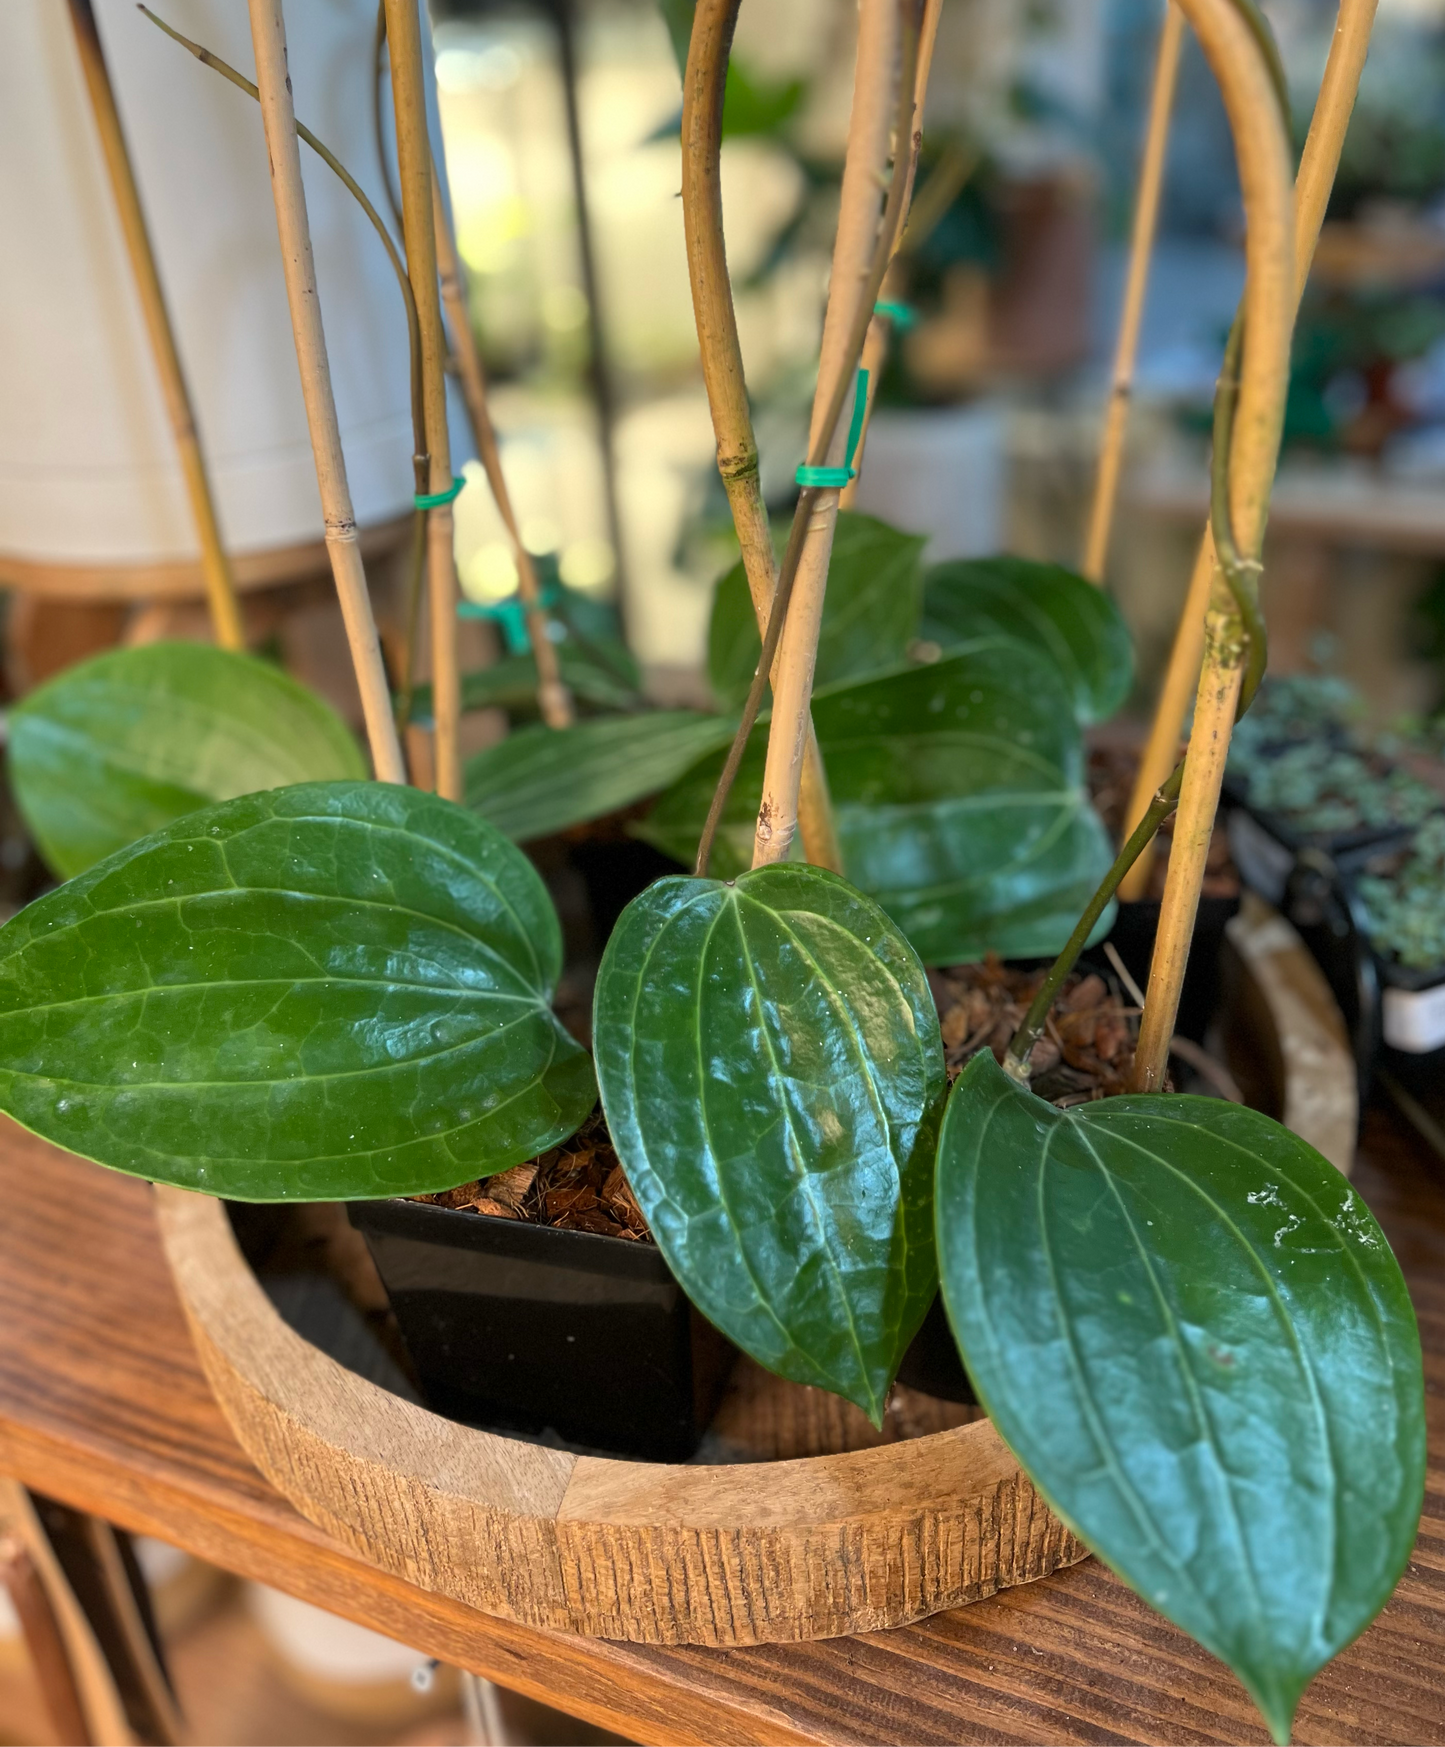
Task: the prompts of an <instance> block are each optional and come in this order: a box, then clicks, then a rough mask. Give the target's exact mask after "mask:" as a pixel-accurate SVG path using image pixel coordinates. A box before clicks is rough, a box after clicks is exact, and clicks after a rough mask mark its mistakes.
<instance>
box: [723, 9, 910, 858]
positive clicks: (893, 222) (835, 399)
mask: <svg viewBox="0 0 1445 1747" xmlns="http://www.w3.org/2000/svg"><path fill="white" fill-rule="evenodd" d="M904 5H905V11H906V12H909V13H911V12H912V5H911V3H910V0H904ZM909 24H910V26H911V24H912V19H911V18H910V19H909ZM904 44H905V53H904V67H903V77H902V78H901V79H899V81H898V113H897V116H896V117H895V124H894V134H895V137H896V138H897V139H899V140H900V141H901V140H904V139H906V138H907V137H908V133H909V131H910V129H911V128H912V126H913V74H912V68H913V64H914V56H915V54H916V51H917V46H918V39H917V33H916V31H914V30H912V29H911V28H910V29H908V30H905V32H904ZM905 190H906V178H905V177H902V176H894V177H893V179H892V180H891V182H890V183H889V186H888V199H887V202H886V203H885V205H884V208H883V222H882V223H881V224H880V226H879V227H878V241H877V243H876V245H875V248H874V253H873V261H872V264H871V265H870V267H869V269H868V276H867V278H866V280H865V281H864V288H863V295H862V297H861V298H860V299H859V307H858V312H857V314H856V316H855V317H854V321H853V326H852V328H851V329H850V330H849V333H848V336H847V340H846V342H845V344H844V347H843V352H844V356H845V357H846V358H848V359H850V360H854V361H856V360H857V358H858V357H859V355H860V354H861V353H862V350H863V341H864V338H865V336H866V335H867V331H868V320H869V316H870V315H871V313H872V308H873V300H874V299H875V298H876V297H877V295H878V292H879V290H880V288H881V287H882V284H883V279H884V276H885V274H886V273H887V271H888V262H889V260H890V259H891V257H892V252H893V243H894V240H895V238H896V237H897V236H898V233H899V230H900V229H901V227H902V224H903V220H904V218H905V217H906V216H907V215H906V212H905V210H904V201H903V196H904V193H905ZM854 398H855V395H854V382H853V372H852V371H851V370H845V371H843V372H841V373H840V375H839V378H838V380H837V382H836V383H835V384H834V385H833V390H832V392H831V393H830V394H829V396H828V399H827V401H826V402H825V403H824V407H823V415H822V418H821V420H820V421H819V423H818V428H817V434H816V436H815V437H814V438H813V440H812V441H811V442H810V444H809V451H808V465H809V467H810V469H813V470H816V469H818V468H819V467H820V466H821V465H822V463H823V462H824V461H825V459H826V458H827V453H828V450H829V449H830V448H831V446H832V442H833V435H834V433H835V432H836V431H837V429H838V421H839V419H840V418H841V417H842V416H843V405H844V402H845V401H847V400H851V399H854ZM826 489H829V488H828V487H825V486H822V485H819V484H817V483H812V484H807V485H804V486H803V488H802V490H801V491H800V492H799V493H798V503H797V507H796V508H795V509H794V511H793V525H792V527H791V528H790V529H789V530H788V544H787V547H786V548H785V550H784V552H783V562H782V565H781V567H780V569H779V572H778V592H777V594H776V596H775V597H774V600H773V607H772V611H771V612H770V613H769V614H768V628H767V630H766V631H765V632H764V633H763V647H762V652H761V653H760V655H759V657H758V664H757V667H756V669H755V670H754V672H753V678H752V684H751V685H750V686H749V687H748V695H747V697H746V699H745V700H744V702H743V708H742V715H741V718H740V720H739V722H738V726H737V732H736V733H735V734H734V735H733V743H732V745H731V746H730V747H729V749H728V755H727V759H726V761H725V763H724V764H723V768H722V774H721V775H720V776H719V778H718V782H717V787H716V789H715V790H714V793H713V798H712V804H711V806H710V807H709V808H708V814H707V819H706V822H705V823H704V825H703V829H702V836H701V838H700V840H699V842H698V849H697V862H696V871H697V873H698V874H704V873H706V872H707V866H708V858H709V856H710V855H711V853H712V845H713V841H714V839H715V837H716V835H717V829H718V826H719V824H720V823H721V820H722V816H723V811H724V809H725V808H726V806H727V798H728V794H729V792H730V791H731V789H732V785H733V782H734V781H735V779H736V777H737V774H738V770H739V767H740V766H741V764H742V758H743V753H744V752H745V751H746V749H747V744H748V736H749V735H750V734H751V733H752V729H753V724H754V723H755V722H756V721H757V719H758V711H759V709H760V708H761V705H762V700H763V692H764V691H765V690H766V689H767V685H768V676H769V674H770V673H771V672H772V664H773V658H774V656H775V655H776V654H777V650H778V643H779V639H780V638H781V636H782V634H783V630H784V627H785V625H786V623H787V618H788V603H789V601H790V600H791V599H792V593H793V584H794V582H795V581H796V579H797V575H798V561H799V559H800V558H801V557H802V554H803V548H804V546H805V545H806V544H807V537H808V524H809V523H810V522H811V520H812V517H813V506H814V505H815V504H816V503H817V501H818V498H819V496H820V495H821V493H822V492H823V491H824V490H826ZM774 727H775V728H776V717H775V718H774Z"/></svg>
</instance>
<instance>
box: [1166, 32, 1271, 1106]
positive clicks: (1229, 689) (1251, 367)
mask: <svg viewBox="0 0 1445 1747" xmlns="http://www.w3.org/2000/svg"><path fill="white" fill-rule="evenodd" d="M1180 4H1181V5H1182V6H1183V8H1184V10H1185V12H1186V13H1187V14H1188V16H1189V20H1190V23H1191V24H1192V25H1193V26H1194V30H1195V34H1196V35H1197V36H1198V38H1199V40H1200V44H1201V46H1202V47H1203V49H1204V52H1205V54H1206V56H1207V57H1208V59H1209V62H1210V65H1211V66H1212V68H1213V69H1214V74H1215V77H1216V79H1217V80H1218V81H1219V85H1220V90H1221V92H1222V94H1223V97H1224V103H1225V108H1226V110H1227V112H1228V115H1229V120H1230V126H1231V129H1232V131H1233V134H1234V139H1235V151H1236V155H1237V157H1238V161H1239V176H1240V184H1241V187H1242V190H1243V193H1244V206H1245V213H1246V222H1247V226H1248V231H1247V237H1246V258H1247V263H1248V271H1247V277H1246V281H1245V292H1244V310H1243V316H1244V336H1245V341H1244V348H1243V352H1244V355H1243V360H1242V366H1241V371H1240V378H1239V388H1238V399H1237V401H1235V402H1233V406H1234V411H1233V423H1232V428H1231V429H1230V430H1229V431H1228V433H1227V435H1226V436H1225V440H1226V441H1227V444H1228V452H1227V454H1226V455H1216V457H1215V466H1216V470H1217V478H1218V480H1219V481H1220V482H1221V483H1222V484H1223V485H1224V486H1225V487H1226V488H1227V489H1225V490H1222V491H1220V492H1219V493H1218V495H1217V497H1216V525H1217V526H1218V525H1219V523H1218V517H1219V516H1221V515H1222V516H1223V517H1224V518H1225V520H1226V521H1227V523H1228V527H1229V531H1230V534H1231V543H1232V544H1233V545H1237V547H1238V550H1239V552H1240V554H1242V559H1241V562H1240V565H1239V566H1238V567H1239V568H1244V569H1247V570H1249V571H1251V572H1253V573H1255V574H1257V572H1258V569H1259V554H1260V550H1261V548H1262V546H1263V544H1264V525H1265V519H1266V516H1267V514H1268V509H1269V491H1270V486H1271V484H1272V482H1273V479H1274V470H1275V466H1276V464H1277V461H1278V456H1279V440H1280V433H1281V431H1282V429H1283V424H1284V402H1285V394H1286V391H1287V389H1288V386H1289V347H1290V336H1291V331H1292V329H1293V326H1294V316H1295V311H1296V309H1297V308H1298V289H1297V284H1296V279H1297V273H1296V262H1295V249H1294V235H1295V212H1294V190H1293V184H1292V179H1291V175H1290V167H1291V166H1290V155H1291V154H1290V142H1289V138H1288V135H1287V132H1286V129H1285V124H1284V118H1283V116H1282V115H1281V113H1280V106H1279V101H1278V96H1277V88H1276V86H1275V83H1274V77H1273V73H1272V70H1271V68H1270V65H1269V63H1268V61H1267V59H1266V57H1265V56H1264V55H1263V54H1262V53H1261V52H1260V50H1259V45H1258V42H1257V39H1256V38H1255V37H1254V34H1253V32H1252V30H1251V29H1250V26H1249V24H1248V23H1247V22H1246V21H1245V19H1244V18H1243V16H1242V15H1241V13H1240V12H1239V11H1238V10H1237V9H1236V7H1235V6H1234V5H1233V4H1232V0H1180ZM1232 351H1233V348H1232V347H1231V352H1232ZM1221 393H1222V394H1225V395H1229V396H1230V398H1231V400H1232V390H1231V385H1229V384H1223V385H1222V386H1221ZM1217 428H1219V427H1217ZM1223 552H1224V547H1223V546H1221V553H1223ZM1258 653H1260V652H1259V651H1256V654H1258ZM1249 654H1250V639H1249V637H1248V636H1247V635H1246V633H1245V628H1244V620H1243V618H1242V616H1241V612H1240V609H1239V607H1238V606H1237V605H1236V602H1235V598H1234V594H1233V592H1232V590H1231V589H1230V588H1229V586H1228V585H1227V583H1226V580H1225V578H1224V577H1223V576H1222V575H1219V576H1217V577H1216V579H1215V582H1214V585H1213V588H1212V591H1211V596H1210V606H1209V613H1208V616H1207V619H1206V624H1205V645H1204V663H1203V668H1202V671H1201V674H1200V680H1199V692H1198V701H1197V703H1196V706H1195V717H1194V732H1193V734H1192V736H1191V739H1190V748H1189V758H1188V761H1187V763H1186V764H1185V767H1184V778H1183V787H1182V789H1181V791H1180V797H1179V810H1178V814H1177V816H1176V819H1175V826H1174V842H1173V847H1172V849H1171V852H1170V857H1169V875H1168V879H1167V882H1166V884H1165V889H1164V900H1163V903H1162V905H1161V907H1160V916H1159V929H1158V932H1157V934H1156V936H1155V940H1154V955H1153V959H1152V961H1151V964H1150V970H1149V986H1148V999H1147V1000H1146V1002H1145V1006H1144V1015H1143V1018H1142V1020H1141V1022H1140V1027H1139V1042H1138V1047H1137V1049H1136V1051H1135V1058H1134V1083H1135V1086H1136V1087H1137V1088H1138V1089H1139V1090H1140V1091H1146V1092H1151V1091H1158V1090H1160V1089H1161V1088H1162V1087H1163V1084H1164V1074H1165V1069H1166V1065H1167V1061H1168V1054H1169V1040H1170V1038H1171V1037H1172V1036H1173V1034H1174V1021H1175V1017H1176V1015H1177V1013H1178V1008H1179V992H1180V989H1181V987H1182V985H1183V980H1184V968H1185V965H1186V963H1187V961H1188V956H1189V944H1190V941H1191V939H1192V937H1193V933H1194V920H1195V916H1196V914H1197V911H1198V907H1199V891H1200V886H1201V884H1202V882H1203V878H1204V861H1205V856H1206V855H1207V853H1208V850H1209V839H1210V835H1211V833H1212V831H1213V828H1214V817H1215V813H1216V811H1217V810H1218V806H1219V791H1220V786H1221V784H1222V782H1223V779H1224V764H1225V760H1226V758H1227V757H1228V753H1229V737H1230V732H1231V729H1232V727H1233V723H1234V715H1235V710H1236V707H1237V705H1238V701H1239V696H1240V688H1241V685H1242V682H1243V679H1244V667H1245V660H1246V657H1247V656H1248V655H1249Z"/></svg>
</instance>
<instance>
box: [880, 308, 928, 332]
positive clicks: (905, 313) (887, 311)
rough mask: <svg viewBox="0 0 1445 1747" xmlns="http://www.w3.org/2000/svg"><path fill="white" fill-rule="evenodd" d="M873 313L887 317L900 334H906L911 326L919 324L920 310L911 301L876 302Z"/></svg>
mask: <svg viewBox="0 0 1445 1747" xmlns="http://www.w3.org/2000/svg"><path fill="white" fill-rule="evenodd" d="M873 313H874V315H881V316H884V317H886V318H887V320H889V321H891V322H892V323H893V325H894V327H895V328H897V329H898V331H899V333H900V334H906V333H907V332H908V330H909V328H913V327H917V326H918V311H917V310H916V309H915V308H914V307H913V305H912V304H911V303H888V302H886V301H885V302H883V303H875V304H874V305H873Z"/></svg>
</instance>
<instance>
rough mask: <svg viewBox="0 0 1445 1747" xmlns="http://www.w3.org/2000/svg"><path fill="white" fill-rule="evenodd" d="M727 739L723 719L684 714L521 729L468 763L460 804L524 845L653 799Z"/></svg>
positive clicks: (647, 714)
mask: <svg viewBox="0 0 1445 1747" xmlns="http://www.w3.org/2000/svg"><path fill="white" fill-rule="evenodd" d="M732 736H733V727H732V724H731V723H729V722H726V721H724V720H723V719H722V717H720V716H703V715H698V714H696V713H695V712H694V711H691V710H652V711H647V712H644V713H641V714H638V715H635V716H597V717H594V718H593V719H592V720H591V721H586V722H574V723H573V724H572V726H571V727H570V728H544V727H535V728H523V729H522V730H521V731H520V732H519V733H516V734H509V735H508V736H507V738H506V739H505V740H501V741H499V742H498V743H497V744H496V745H495V746H489V747H488V748H487V749H486V751H485V752H479V753H477V755H476V756H475V757H474V758H471V759H469V760H468V761H467V769H466V784H467V805H468V806H469V807H472V808H474V809H475V810H476V811H477V812H478V813H480V814H481V815H482V817H483V818H485V819H489V820H490V821H491V822H492V824H494V825H495V826H496V827H497V829H498V830H499V831H504V832H505V833H506V834H507V836H508V837H510V838H513V839H514V840H515V841H516V842H518V843H526V842H529V841H530V840H531V839H532V838H534V837H545V836H547V835H548V834H549V833H551V832H553V831H565V830H566V829H567V828H568V827H569V826H571V825H581V824H584V823H585V822H586V821H587V820H588V819H599V818H601V817H602V816H603V814H605V813H615V812H616V811H617V810H618V809H619V808H621V807H630V806H631V805H632V804H633V803H634V802H635V801H640V800H643V799H644V798H645V797H646V796H648V795H653V794H656V793H657V791H658V790H659V789H665V788H666V787H667V785H668V784H669V783H671V782H674V781H675V780H676V779H677V777H678V776H680V775H681V773H682V772H683V771H685V770H686V769H687V768H688V766H689V765H691V764H692V763H694V762H695V760H696V759H697V758H698V757H700V756H701V755H703V754H705V753H707V752H710V751H712V750H713V748H714V747H717V746H722V745H725V744H726V743H727V742H728V741H729V740H731V739H732ZM696 848H697V845H696V843H694V844H693V849H694V850H695V849H696ZM690 856H691V852H689V859H690Z"/></svg>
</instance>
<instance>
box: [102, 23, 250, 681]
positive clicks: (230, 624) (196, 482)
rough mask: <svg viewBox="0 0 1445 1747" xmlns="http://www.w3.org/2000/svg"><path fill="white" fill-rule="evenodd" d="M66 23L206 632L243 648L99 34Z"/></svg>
mask: <svg viewBox="0 0 1445 1747" xmlns="http://www.w3.org/2000/svg"><path fill="white" fill-rule="evenodd" d="M70 23H71V27H72V29H73V30H74V33H75V46H76V48H77V50H78V51H79V55H80V65H81V70H82V72H83V73H84V74H85V87H86V90H87V92H88V93H89V95H90V107H91V113H92V114H93V115H94V117H95V125H96V131H97V132H98V134H99V135H100V148H101V155H102V157H104V159H105V168H106V172H107V174H108V175H109V177H110V186H111V192H112V193H113V194H114V196H115V204H116V211H117V213H118V215H119V217H120V228H121V234H122V235H123V236H124V238H125V247H126V253H127V254H128V255H129V256H130V265H131V271H132V273H133V274H134V275H135V285H136V291H137V292H138V293H139V296H140V304H141V313H142V314H143V315H144V317H145V324H146V332H147V334H148V335H149V337H150V343H151V353H152V355H153V357H154V358H155V363H156V370H157V372H158V374H159V376H160V381H161V392H162V394H163V396H164V398H165V403H166V416H167V417H168V418H169V420H170V426H171V434H172V436H173V437H174V438H175V441H176V448H177V450H178V451H179V453H180V458H181V472H182V474H183V475H184V478H185V482H186V496H187V497H188V498H189V499H190V504H191V514H192V516H193V517H194V519H195V524H196V537H197V539H198V540H199V542H200V547H201V575H202V577H203V578H204V581H205V587H206V604H207V605H208V607H209V608H210V613H211V626H212V629H213V630H214V632H215V636H216V641H217V643H219V644H220V645H221V647H222V648H223V649H244V648H245V647H246V633H245V627H244V625H243V623H242V619H241V608H240V605H239V603H238V602H237V599H236V582H235V577H234V576H233V575H232V573H231V563H230V560H229V558H227V556H226V549H225V547H224V546H223V545H222V543H221V530H220V524H219V523H218V521H217V519H216V505H215V499H214V498H213V496H212V495H211V481H210V476H209V475H208V473H207V471H206V458H205V456H204V454H203V453H202V451H201V440H200V435H199V433H198V432H197V430H196V416H195V411H194V409H193V408H192V405H191V396H190V391H189V389H188V388H187V386H186V377H185V372H184V370H183V369H182V368H181V359H180V353H179V352H178V351H177V350H176V337H175V331H174V329H173V328H172V326H171V318H170V312H169V310H168V309H167V308H166V299H165V293H164V291H163V290H162V289H161V281H160V274H159V271H158V270H157V267H156V258H155V251H154V250H153V248H152V247H151V239H150V232H149V231H148V230H147V228H146V221H145V213H144V211H143V210H142V208H141V203H140V192H139V190H138V189H137V187H136V183H135V171H134V168H133V167H132V164H131V161H130V153H129V151H128V150H127V149H126V143H125V133H124V131H123V130H122V128H121V125H120V114H119V111H118V110H117V109H116V104H115V91H114V89H113V88H112V86H111V82H110V72H109V69H108V68H107V67H106V64H105V52H104V50H103V48H102V47H101V41H100V32H99V31H98V30H97V28H96V23H95V13H94V11H93V9H92V7H91V0H70Z"/></svg>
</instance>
